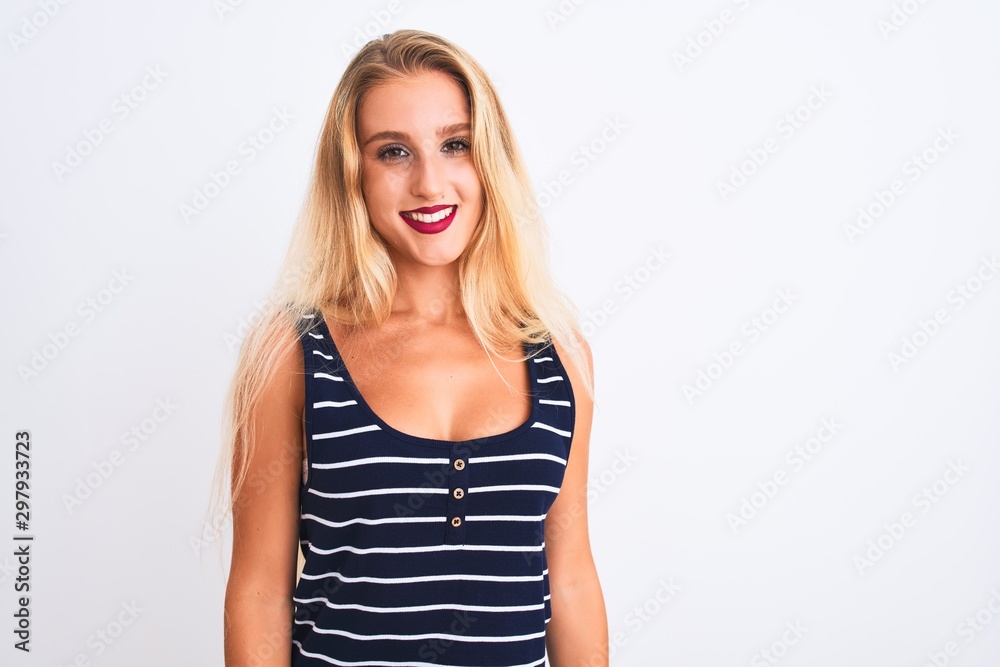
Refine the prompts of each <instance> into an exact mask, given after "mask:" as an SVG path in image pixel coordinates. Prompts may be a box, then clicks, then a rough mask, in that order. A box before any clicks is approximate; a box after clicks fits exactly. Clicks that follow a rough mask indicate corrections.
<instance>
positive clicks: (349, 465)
mask: <svg viewBox="0 0 1000 667" xmlns="http://www.w3.org/2000/svg"><path fill="white" fill-rule="evenodd" d="M544 241H545V235H544V226H543V224H542V222H541V220H540V216H539V215H538V212H537V209H536V208H535V206H534V202H533V198H532V192H531V187H530V183H529V180H528V177H527V174H526V172H525V169H524V166H523V163H522V159H521V156H520V153H519V150H518V148H517V145H516V142H515V140H514V137H513V136H512V134H511V128H510V125H509V123H508V120H507V118H506V115H505V113H504V111H503V108H502V107H501V104H500V101H499V99H498V96H497V93H496V91H495V89H494V87H493V85H492V84H491V83H490V81H489V79H488V77H487V75H486V74H485V72H484V71H483V69H482V68H481V67H480V65H479V64H478V63H476V61H475V60H474V59H473V58H472V57H471V56H469V55H468V54H467V53H466V52H465V51H464V50H462V49H460V48H459V47H457V46H455V45H453V44H451V43H449V42H448V41H446V40H444V39H442V38H440V37H438V36H435V35H431V34H428V33H425V32H420V31H415V30H401V31H398V32H395V33H392V34H390V35H384V36H383V37H381V38H379V39H376V40H374V41H372V42H370V43H368V44H367V45H366V46H365V47H364V48H362V49H361V51H360V52H359V53H358V54H357V55H356V56H355V57H354V59H353V60H352V62H351V63H350V64H349V65H348V67H347V70H346V72H345V73H344V75H343V77H342V79H341V81H340V83H339V85H338V86H337V89H336V91H335V92H334V95H333V99H332V101H331V103H330V106H329V109H328V112H327V116H326V120H325V124H324V127H323V130H322V134H321V137H320V143H319V146H318V149H317V159H316V164H315V171H314V175H313V180H312V184H311V189H310V193H309V197H308V199H307V202H306V206H305V209H304V212H303V215H302V217H301V219H300V222H299V225H298V226H297V228H296V230H295V237H294V239H293V242H292V244H291V247H290V250H289V252H288V255H287V257H286V260H285V271H284V274H285V275H286V276H292V278H291V279H284V280H282V281H280V284H279V289H280V291H279V293H278V294H279V298H278V300H277V303H280V304H281V306H282V307H281V308H277V309H274V312H272V313H270V314H269V315H268V316H266V317H263V318H262V319H261V322H260V323H259V324H258V325H257V326H256V327H255V329H254V330H253V331H252V332H250V334H249V335H248V336H247V339H246V340H245V342H244V346H243V349H242V350H241V354H240V359H239V364H238V368H237V372H236V374H235V377H234V381H233V384H232V387H231V391H230V395H229V406H228V414H229V418H230V422H229V430H228V433H227V437H226V447H225V448H224V451H223V452H222V459H221V460H222V462H223V463H224V464H225V465H223V466H222V467H220V470H221V471H222V472H221V473H220V474H219V476H218V477H217V481H218V480H219V479H224V478H229V477H230V475H231V478H230V481H231V488H230V490H231V508H232V512H233V552H232V564H231V572H230V575H229V580H228V586H227V589H226V602H225V628H226V636H225V654H226V664H227V665H229V666H231V667H235V666H242V665H251V664H254V665H289V664H291V665H303V666H305V665H329V664H335V665H352V664H366V665H374V664H379V665H395V664H400V665H402V664H406V665H424V664H426V665H525V666H527V665H544V664H545V659H546V655H547V657H548V661H549V664H551V665H553V666H554V667H568V666H570V665H572V666H574V667H575V666H576V665H581V664H585V665H591V666H595V667H596V666H599V665H607V664H608V655H607V648H608V646H607V637H608V631H607V618H606V612H605V607H604V599H603V594H602V591H601V586H600V583H599V580H598V576H597V572H596V567H595V565H594V561H593V557H592V554H591V549H590V539H589V535H588V530H587V499H586V484H587V468H588V456H589V454H588V450H589V439H590V429H591V422H592V415H593V376H592V359H591V355H590V349H589V346H588V345H587V343H586V341H585V340H584V339H583V337H582V336H581V335H580V333H579V331H578V329H577V327H576V325H575V321H576V317H575V314H576V310H575V308H574V306H573V305H572V303H571V302H570V301H569V300H568V299H567V298H566V297H565V296H564V295H563V294H562V293H561V292H559V291H558V290H557V289H556V288H555V287H554V286H553V283H552V280H551V278H550V276H549V272H548V269H547V266H546V257H545V251H544ZM230 467H231V472H230V470H229V468H230ZM296 542H298V545H297V544H296ZM296 546H300V547H301V548H302V553H303V554H304V559H305V560H304V565H303V569H302V571H301V574H300V575H299V577H298V579H297V580H296V570H297V568H296ZM289 656H291V662H290V663H289Z"/></svg>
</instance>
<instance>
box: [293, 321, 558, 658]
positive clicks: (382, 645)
mask: <svg viewBox="0 0 1000 667" xmlns="http://www.w3.org/2000/svg"><path fill="white" fill-rule="evenodd" d="M299 335H300V340H301V343H302V351H303V354H304V361H305V431H306V449H307V451H306V461H305V462H304V464H303V480H302V486H301V491H300V507H301V512H300V521H299V542H300V544H301V546H302V551H303V554H304V556H305V565H304V566H303V570H302V575H301V577H300V579H299V581H298V583H297V584H296V586H295V591H294V597H293V605H294V610H295V615H294V622H293V626H292V662H291V664H292V667H305V666H307V665H308V666H310V667H318V666H320V665H323V666H326V665H389V666H399V667H404V666H405V667H421V666H424V665H426V666H427V667H436V666H439V665H465V666H487V665H489V666H493V667H497V666H501V665H503V666H508V667H514V666H515V665H516V666H518V667H535V666H539V667H541V666H544V665H545V664H546V648H545V629H546V624H547V623H548V622H549V619H550V618H551V606H550V601H549V577H548V573H549V571H548V564H547V561H546V557H545V540H544V535H545V533H544V530H545V516H546V514H547V513H548V510H549V507H550V506H551V505H552V503H553V502H554V501H555V498H556V495H557V494H558V492H559V489H560V487H561V485H562V480H563V475H564V472H565V468H566V465H567V462H568V460H569V451H570V443H571V441H572V431H573V426H574V419H575V414H576V407H575V401H574V398H573V390H572V387H571V386H570V381H569V377H568V375H567V374H566V372H565V369H564V367H563V365H562V363H561V361H560V359H559V356H558V354H556V351H555V348H554V347H553V346H552V345H551V344H549V343H546V344H544V347H543V346H542V345H543V344H541V343H539V344H534V345H531V344H525V345H524V346H523V349H524V351H525V352H526V353H529V352H530V353H532V354H535V353H537V354H535V356H533V357H530V358H529V359H528V360H527V361H526V362H525V363H527V365H528V375H529V378H530V380H531V382H530V387H531V394H532V403H531V415H530V417H529V418H528V420H527V421H525V422H524V423H523V424H521V425H520V426H518V427H516V428H514V429H512V430H510V431H507V432H505V433H500V434H496V435H490V436H486V437H481V438H476V439H473V440H464V441H446V440H436V439H433V438H424V437H418V436H413V435H409V434H407V433H403V432H402V431H398V430H396V429H394V428H393V427H391V426H389V425H388V424H386V423H385V422H384V421H382V419H381V418H380V417H379V416H378V415H377V414H375V412H374V411H373V410H372V409H371V407H370V406H369V405H368V404H367V403H366V402H365V399H364V397H363V396H362V395H361V393H360V392H359V391H358V388H357V386H356V385H355V384H354V381H353V379H352V378H351V375H350V373H349V372H348V370H347V368H346V365H345V364H344V362H343V360H342V358H341V356H340V353H339V352H338V350H337V347H336V345H335V344H334V341H333V338H332V337H331V336H330V331H329V329H328V327H327V324H326V321H325V319H324V317H323V315H322V313H320V312H319V311H318V310H317V311H314V312H313V313H312V314H311V315H307V316H306V317H305V318H304V319H303V321H302V322H300V323H299Z"/></svg>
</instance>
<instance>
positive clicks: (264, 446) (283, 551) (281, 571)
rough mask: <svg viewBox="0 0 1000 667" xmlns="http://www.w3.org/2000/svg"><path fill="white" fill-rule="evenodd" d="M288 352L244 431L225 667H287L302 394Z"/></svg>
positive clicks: (297, 356) (294, 358)
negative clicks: (251, 444) (246, 440)
mask: <svg viewBox="0 0 1000 667" xmlns="http://www.w3.org/2000/svg"><path fill="white" fill-rule="evenodd" d="M285 333H286V335H290V332H285ZM286 340H287V339H286ZM287 349H288V352H287V353H285V354H282V355H281V356H280V357H279V360H278V362H277V364H276V367H275V368H274V369H273V372H272V373H271V375H270V377H269V378H268V379H267V381H266V382H267V384H266V386H265V388H264V390H263V394H262V396H261V400H260V404H259V407H258V408H257V410H256V412H255V413H254V419H253V423H252V424H248V425H247V428H252V429H253V430H254V434H255V448H254V451H253V454H252V456H251V458H250V460H249V461H248V463H247V478H246V484H245V486H244V487H243V491H242V494H241V496H240V497H239V498H238V499H237V501H236V504H235V506H234V507H233V554H232V563H231V566H230V573H229V581H228V583H227V586H226V600H225V622H224V627H225V664H226V667H249V666H250V665H253V666H254V667H287V666H288V665H289V664H290V661H291V649H292V644H291V628H292V616H293V607H292V594H293V590H294V586H295V574H296V567H297V555H298V518H299V517H298V513H299V499H298V494H299V483H300V481H299V476H300V475H301V470H302V409H303V404H304V400H305V398H304V395H305V387H304V384H303V361H302V353H301V347H299V345H298V344H297V341H296V344H294V345H290V346H288V348H287ZM240 446H241V444H240V443H239V442H237V443H236V447H240Z"/></svg>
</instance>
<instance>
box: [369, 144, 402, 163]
mask: <svg viewBox="0 0 1000 667" xmlns="http://www.w3.org/2000/svg"><path fill="white" fill-rule="evenodd" d="M397 151H399V153H397ZM400 153H402V155H401V154H400ZM405 153H406V149H405V148H403V147H402V146H400V145H399V144H389V145H388V146H383V147H382V148H380V149H378V153H376V154H375V157H377V158H378V159H379V160H382V161H383V162H399V161H400V160H402V159H403V158H404V157H406V156H405Z"/></svg>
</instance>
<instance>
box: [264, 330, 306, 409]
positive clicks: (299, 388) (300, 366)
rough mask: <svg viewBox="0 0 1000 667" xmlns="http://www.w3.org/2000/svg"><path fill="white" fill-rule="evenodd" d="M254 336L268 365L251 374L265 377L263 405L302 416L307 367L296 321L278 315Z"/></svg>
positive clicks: (265, 364)
mask: <svg viewBox="0 0 1000 667" xmlns="http://www.w3.org/2000/svg"><path fill="white" fill-rule="evenodd" d="M255 335H256V336H258V340H257V341H255V343H256V344H258V345H260V347H261V351H262V353H263V354H262V358H263V359H264V360H265V363H264V366H263V368H260V369H256V370H255V369H250V371H251V372H260V373H263V374H264V377H262V378H261V380H262V388H263V396H262V399H263V402H266V403H271V404H272V405H275V404H278V405H282V406H284V409H285V410H290V411H292V412H299V413H300V412H301V411H302V407H303V406H304V404H305V387H304V382H303V379H304V375H305V364H304V362H303V354H302V344H301V341H300V338H299V331H298V328H297V327H296V326H295V323H294V321H293V320H292V319H291V317H289V316H288V315H287V314H275V315H273V316H272V317H269V318H268V320H267V321H266V322H264V323H262V324H261V326H260V329H259V330H258V331H256V332H255ZM262 407H263V406H262Z"/></svg>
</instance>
